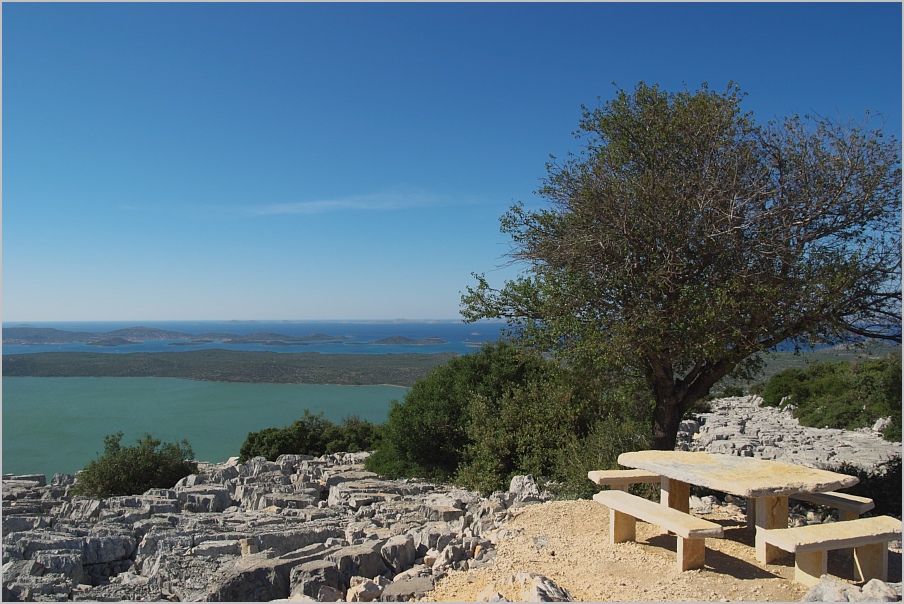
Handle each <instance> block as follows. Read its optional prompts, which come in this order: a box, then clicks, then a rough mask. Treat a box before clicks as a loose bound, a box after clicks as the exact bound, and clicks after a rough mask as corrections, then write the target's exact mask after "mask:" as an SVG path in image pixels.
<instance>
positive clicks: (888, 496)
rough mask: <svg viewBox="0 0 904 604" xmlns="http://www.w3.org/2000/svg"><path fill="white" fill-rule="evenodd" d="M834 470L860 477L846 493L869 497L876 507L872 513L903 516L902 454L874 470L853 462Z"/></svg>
mask: <svg viewBox="0 0 904 604" xmlns="http://www.w3.org/2000/svg"><path fill="white" fill-rule="evenodd" d="M834 471H836V472H840V473H842V474H850V475H851V476H856V477H857V478H859V479H860V482H859V483H858V484H856V485H854V486H852V487H851V488H849V489H845V490H844V491H845V493H851V494H852V495H859V496H861V497H869V498H870V499H872V500H873V501H874V502H875V504H876V507H875V508H873V509H872V510H871V511H870V513H871V514H873V515H875V516H882V515H886V514H888V515H891V516H895V517H897V518H900V517H901V456H900V455H898V456H897V457H894V458H892V459H889V460H888V461H886V462H884V463H882V464H879V465H878V466H877V467H876V468H875V469H873V470H872V471H867V470H864V469H863V468H860V467H858V466H853V465H851V464H847V463H845V464H842V465H841V466H839V467H838V468H837V469H835V470H834Z"/></svg>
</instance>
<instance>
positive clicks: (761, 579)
mask: <svg viewBox="0 0 904 604" xmlns="http://www.w3.org/2000/svg"><path fill="white" fill-rule="evenodd" d="M732 507H733V506H726V507H724V508H716V509H715V510H714V511H713V513H711V514H706V515H703V516H702V517H703V518H706V519H707V520H711V521H713V522H717V523H719V524H721V525H722V526H723V527H724V529H725V538H724V539H707V540H706V563H705V567H704V568H703V569H700V570H693V571H685V572H679V571H678V569H677V554H676V538H675V536H674V535H669V534H667V533H665V532H664V531H662V530H661V529H660V528H659V527H657V526H654V525H650V524H647V523H644V522H640V521H638V523H637V542H629V543H619V544H615V545H610V544H609V510H608V508H606V507H605V506H602V505H600V504H599V503H596V502H594V501H558V502H548V503H543V504H538V505H532V506H527V507H524V508H520V509H518V510H516V512H517V515H516V516H515V517H513V518H512V519H511V520H509V521H508V522H507V524H506V526H505V527H504V529H503V530H504V531H506V534H504V535H503V536H502V537H501V538H500V539H498V541H497V543H496V555H495V559H494V560H493V562H492V563H491V564H490V566H489V567H487V568H479V569H472V570H467V571H453V572H451V573H450V574H449V575H447V576H446V577H444V578H443V579H441V580H440V581H438V582H437V585H436V589H435V590H434V591H432V592H431V593H430V594H429V601H435V602H450V601H459V602H461V601H466V602H467V601H470V602H474V601H477V600H478V594H480V592H482V591H483V590H485V589H486V588H487V587H490V586H494V585H495V588H496V590H497V591H499V592H500V593H502V594H503V595H504V596H505V597H506V598H508V599H509V600H511V601H520V600H521V597H520V595H519V594H518V593H515V592H514V588H512V587H506V582H505V581H504V580H503V579H505V578H506V577H509V576H511V575H514V574H517V573H522V572H529V573H538V574H541V575H544V576H546V577H548V578H549V579H551V580H552V581H554V582H555V583H556V584H557V585H558V586H560V587H564V588H565V589H567V590H568V591H569V592H570V593H571V595H572V597H573V598H574V600H575V601H585V602H586V601H590V602H605V601H615V602H657V601H659V602H681V601H692V602H720V601H721V602H736V601H760V602H799V601H800V600H801V598H802V597H803V595H804V594H805V593H806V592H807V588H806V587H804V586H803V585H801V584H799V583H796V582H794V581H793V580H792V578H793V576H794V566H793V564H794V561H793V558H792V557H791V556H790V555H787V556H786V557H784V558H781V559H779V560H776V561H774V562H773V563H771V564H767V565H765V566H763V565H761V564H759V563H758V562H757V561H756V558H755V557H754V548H753V543H754V534H753V531H752V529H748V528H747V527H746V518H745V517H744V516H743V515H742V514H741V513H740V510H738V509H737V508H733V509H732ZM829 574H831V575H834V576H836V577H841V578H850V577H852V576H853V566H852V560H851V558H850V556H847V557H845V556H844V555H843V554H842V552H830V554H829ZM888 580H889V581H891V582H898V581H901V552H900V551H891V552H890V553H889V577H888Z"/></svg>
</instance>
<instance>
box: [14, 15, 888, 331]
mask: <svg viewBox="0 0 904 604" xmlns="http://www.w3.org/2000/svg"><path fill="white" fill-rule="evenodd" d="M2 10H3V116H2V117H3V216H2V218H3V266H2V268H3V300H2V310H3V320H4V321H17V322H19V321H53V320H124V321H131V320H135V321H140V320H145V321H150V320H177V319H186V320H188V319H191V320H201V319H211V320H229V319H261V320H265V319H274V320H276V319H296V320H304V319H392V318H408V319H454V318H457V317H458V311H459V299H460V294H461V293H462V292H463V291H464V290H465V288H466V287H467V286H468V285H471V284H472V283H473V279H472V277H471V273H472V272H478V273H482V272H485V273H487V275H488V277H489V278H490V280H491V282H493V283H496V284H501V282H502V281H503V280H504V279H506V278H511V277H513V276H514V275H515V274H516V269H515V268H514V267H506V268H500V266H501V265H503V264H504V263H505V257H504V254H505V252H506V251H507V249H508V245H507V244H508V241H507V239H506V238H505V237H504V236H503V235H501V234H500V233H499V222H498V218H499V216H501V215H502V214H503V213H504V212H505V210H506V209H507V208H508V207H509V206H510V205H511V204H512V203H513V202H515V201H518V200H521V201H524V202H525V203H526V204H527V205H528V206H536V205H538V204H539V203H540V201H539V200H538V199H537V198H536V197H535V196H534V195H533V191H535V190H536V189H537V188H538V186H539V183H540V179H541V178H542V177H543V176H544V174H545V167H544V166H545V163H546V161H547V160H548V158H549V154H555V155H557V156H564V155H565V154H566V153H567V152H568V151H571V150H577V148H578V147H577V143H576V141H575V140H574V139H573V137H572V136H571V132H572V131H573V130H574V129H575V128H576V126H577V122H578V119H579V117H580V108H581V104H586V105H588V106H596V104H597V102H598V101H597V98H598V97H601V98H602V99H603V100H606V99H609V98H611V97H612V96H613V93H614V91H615V86H614V85H613V83H614V84H615V85H617V86H618V87H621V88H626V89H631V88H633V86H634V85H635V84H636V83H637V82H638V81H640V80H643V81H646V82H648V83H658V84H660V85H661V86H663V87H664V88H666V89H668V90H678V89H680V88H682V87H683V86H685V85H687V86H688V87H689V88H691V89H696V88H698V87H699V85H700V83H701V82H708V83H709V84H710V86H711V87H712V88H715V89H717V90H721V89H724V87H725V85H726V83H727V82H728V81H729V80H734V81H737V82H738V83H739V84H740V85H741V87H742V89H743V90H744V91H745V92H746V93H748V96H747V99H746V100H745V103H744V105H745V107H746V108H747V109H749V110H751V111H753V112H754V115H755V117H756V118H757V120H759V121H766V120H768V119H771V118H773V117H776V116H784V115H790V114H794V113H801V114H803V113H807V112H816V113H819V114H823V115H829V116H840V117H841V118H843V119H848V118H858V119H859V118H861V117H863V115H864V113H865V112H866V110H870V111H872V112H873V113H881V114H883V115H884V116H885V117H886V118H887V123H886V126H885V129H886V131H887V132H888V133H890V134H893V135H894V136H895V137H897V138H898V140H900V138H901V49H902V47H901V5H900V4H899V3H875V4H871V3H827V4H823V3H801V4H797V3H787V4H786V3H770V4H762V3H750V4H740V3H724V4H723V3H704V4H685V3H666V4H658V3H636V4H635V3H626V4H621V3H580V4H518V3H505V4H482V3H454V4H409V3H403V4H379V3H377V4H371V3H365V4H333V3H330V4H307V3H298V4H296V3H272V4H256V3H247V4H246V3H224V4H217V3H198V4H179V3H147V4H135V3H89V4H70V3H4V4H3V7H2Z"/></svg>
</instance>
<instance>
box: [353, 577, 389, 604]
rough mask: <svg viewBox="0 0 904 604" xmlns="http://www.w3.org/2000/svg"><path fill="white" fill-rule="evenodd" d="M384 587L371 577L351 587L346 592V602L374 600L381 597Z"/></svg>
mask: <svg viewBox="0 0 904 604" xmlns="http://www.w3.org/2000/svg"><path fill="white" fill-rule="evenodd" d="M382 593H383V588H382V587H381V586H380V585H377V584H376V583H374V582H373V581H371V580H370V579H367V580H366V581H362V582H360V583H357V584H356V585H353V586H351V587H349V589H348V591H347V592H346V594H345V601H346V602H373V601H374V600H377V599H379V597H380V595H381V594H382Z"/></svg>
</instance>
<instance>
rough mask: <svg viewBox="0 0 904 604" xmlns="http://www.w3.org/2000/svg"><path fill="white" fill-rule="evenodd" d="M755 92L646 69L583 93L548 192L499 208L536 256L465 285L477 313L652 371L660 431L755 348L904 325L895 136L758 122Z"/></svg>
mask: <svg viewBox="0 0 904 604" xmlns="http://www.w3.org/2000/svg"><path fill="white" fill-rule="evenodd" d="M743 96H744V95H743V94H742V93H741V92H740V90H739V88H738V87H737V86H736V85H734V84H730V85H729V87H728V88H727V89H726V91H725V92H724V93H721V94H719V93H716V92H713V91H711V90H710V89H709V88H708V87H707V86H706V85H703V86H702V88H701V90H699V91H696V92H689V91H686V90H685V91H682V92H679V93H668V92H665V91H663V90H661V89H660V88H659V87H658V86H648V85H646V84H644V83H640V84H638V85H637V86H636V88H635V89H634V90H633V91H632V92H628V91H624V90H619V91H618V92H617V93H616V95H615V98H614V99H613V100H611V101H608V102H606V103H604V104H602V105H601V106H600V107H599V108H597V109H593V110H590V109H587V108H586V107H584V108H583V115H582V119H581V121H580V125H579V129H578V131H577V132H575V137H576V138H577V139H578V140H581V141H583V150H582V151H581V152H580V153H579V154H578V155H573V154H570V155H569V156H568V158H567V159H566V160H565V161H564V162H561V163H559V162H558V161H557V160H556V159H555V158H553V159H552V161H551V162H550V163H548V164H547V177H546V178H545V179H544V180H543V182H542V187H541V188H540V190H539V191H538V194H539V196H540V197H541V198H543V199H544V200H546V201H547V202H548V203H549V206H548V207H543V208H541V209H538V210H528V209H526V208H525V207H524V205H523V204H520V203H519V204H516V205H514V206H513V207H512V208H510V210H509V211H508V212H507V213H506V214H505V215H504V216H503V217H502V219H501V224H502V231H503V232H504V233H507V234H508V235H510V236H511V238H512V242H513V244H512V251H511V257H512V258H513V261H515V262H518V261H522V262H524V263H526V266H527V270H526V274H522V276H520V277H518V278H516V279H515V280H513V281H509V282H507V283H505V284H504V286H503V287H502V288H501V289H494V288H492V287H491V286H490V284H489V283H488V281H487V280H486V278H485V277H484V276H483V275H476V278H477V284H476V285H475V286H473V287H469V288H468V290H467V292H466V293H465V294H464V295H463V296H462V314H463V315H464V317H465V318H466V319H467V320H472V321H473V320H477V319H481V318H505V319H507V320H508V322H509V331H510V334H511V335H512V336H514V337H517V338H519V339H520V340H521V341H522V342H523V343H524V344H525V345H528V346H534V347H538V348H540V349H543V350H548V351H550V352H552V353H554V354H555V355H557V356H558V357H559V358H560V359H563V360H566V361H570V362H581V363H586V364H590V365H595V366H596V367H597V368H598V369H599V370H600V371H608V372H615V373H621V374H624V375H626V376H627V377H629V378H639V379H642V380H643V382H644V383H645V384H646V387H647V388H648V389H649V392H650V393H651V395H652V397H653V399H654V400H655V408H654V411H653V416H652V429H653V440H652V446H654V447H655V448H659V449H672V448H674V446H675V439H676V435H677V430H678V424H679V423H680V421H681V418H682V416H683V415H684V413H685V412H686V411H687V410H688V409H689V408H690V407H691V405H693V404H694V402H695V401H697V400H699V399H701V398H702V397H704V396H705V395H706V394H707V393H708V392H709V390H710V388H712V386H713V385H714V384H715V383H716V382H717V381H718V380H719V379H720V378H722V377H724V376H726V375H728V374H734V375H738V376H743V375H744V374H747V375H750V374H751V372H753V371H754V370H755V369H756V368H757V359H759V358H760V356H759V355H757V354H756V353H758V352H761V351H767V350H770V349H773V348H774V347H775V346H777V345H778V344H781V343H785V342H790V343H794V344H795V346H801V345H807V344H811V343H816V342H826V343H834V342H842V341H850V340H852V339H855V338H858V337H879V338H886V339H892V340H895V341H898V342H900V339H901V332H900V326H901V222H900V216H901V169H900V150H899V145H898V143H897V141H896V140H894V139H893V138H888V139H886V138H885V137H884V136H883V134H882V132H881V129H874V130H870V129H868V126H869V121H868V120H867V121H865V122H864V123H863V124H855V123H848V124H841V123H838V122H836V121H833V120H830V119H826V118H822V117H815V118H810V117H809V116H804V117H803V118H800V117H798V116H794V117H790V118H786V119H781V120H778V121H774V122H769V123H768V124H766V125H764V126H758V125H757V124H756V123H755V122H754V119H753V116H752V114H750V113H744V112H742V111H741V107H740V104H741V101H742V98H743Z"/></svg>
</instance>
